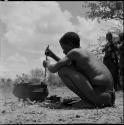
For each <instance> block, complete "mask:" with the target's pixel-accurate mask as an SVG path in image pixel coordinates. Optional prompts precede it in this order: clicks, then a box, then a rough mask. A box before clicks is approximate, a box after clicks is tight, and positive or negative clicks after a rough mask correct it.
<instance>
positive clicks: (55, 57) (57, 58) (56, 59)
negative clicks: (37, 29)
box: [52, 53, 60, 62]
mask: <svg viewBox="0 0 124 125" xmlns="http://www.w3.org/2000/svg"><path fill="white" fill-rule="evenodd" d="M52 58H53V59H54V60H55V61H57V62H58V61H59V60H60V58H59V57H58V56H56V55H55V54H54V53H53V56H52Z"/></svg>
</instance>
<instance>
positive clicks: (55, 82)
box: [47, 73, 64, 87]
mask: <svg viewBox="0 0 124 125" xmlns="http://www.w3.org/2000/svg"><path fill="white" fill-rule="evenodd" d="M47 82H48V84H49V86H56V87H61V86H64V83H63V82H62V81H61V79H60V78H59V76H58V75H57V74H53V73H49V76H48V81H47Z"/></svg>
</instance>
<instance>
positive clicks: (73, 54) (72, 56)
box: [67, 49, 79, 61]
mask: <svg viewBox="0 0 124 125" xmlns="http://www.w3.org/2000/svg"><path fill="white" fill-rule="evenodd" d="M78 56H79V54H78V51H77V50H75V49H74V50H71V51H70V52H69V53H68V54H67V57H68V58H69V59H70V60H71V61H72V60H75V59H76V58H77V57H78Z"/></svg>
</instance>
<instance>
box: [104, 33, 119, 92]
mask: <svg viewBox="0 0 124 125" xmlns="http://www.w3.org/2000/svg"><path fill="white" fill-rule="evenodd" d="M106 40H107V41H108V43H107V44H106V45H105V48H104V49H103V52H105V56H104V58H103V63H104V64H105V65H106V66H107V68H108V69H109V70H110V72H111V74H112V76H113V80H114V88H115V90H117V89H118V87H120V81H119V59H118V55H117V51H118V48H117V46H116V45H115V44H114V43H113V37H112V33H111V32H108V33H107V34H106Z"/></svg>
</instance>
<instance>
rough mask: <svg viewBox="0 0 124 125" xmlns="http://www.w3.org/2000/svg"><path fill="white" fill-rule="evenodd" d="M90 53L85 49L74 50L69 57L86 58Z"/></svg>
mask: <svg viewBox="0 0 124 125" xmlns="http://www.w3.org/2000/svg"><path fill="white" fill-rule="evenodd" d="M87 53H88V51H86V50H85V49H82V48H74V49H72V50H71V51H70V52H69V53H68V54H69V55H75V56H76V57H78V56H79V55H81V56H86V55H87Z"/></svg>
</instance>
